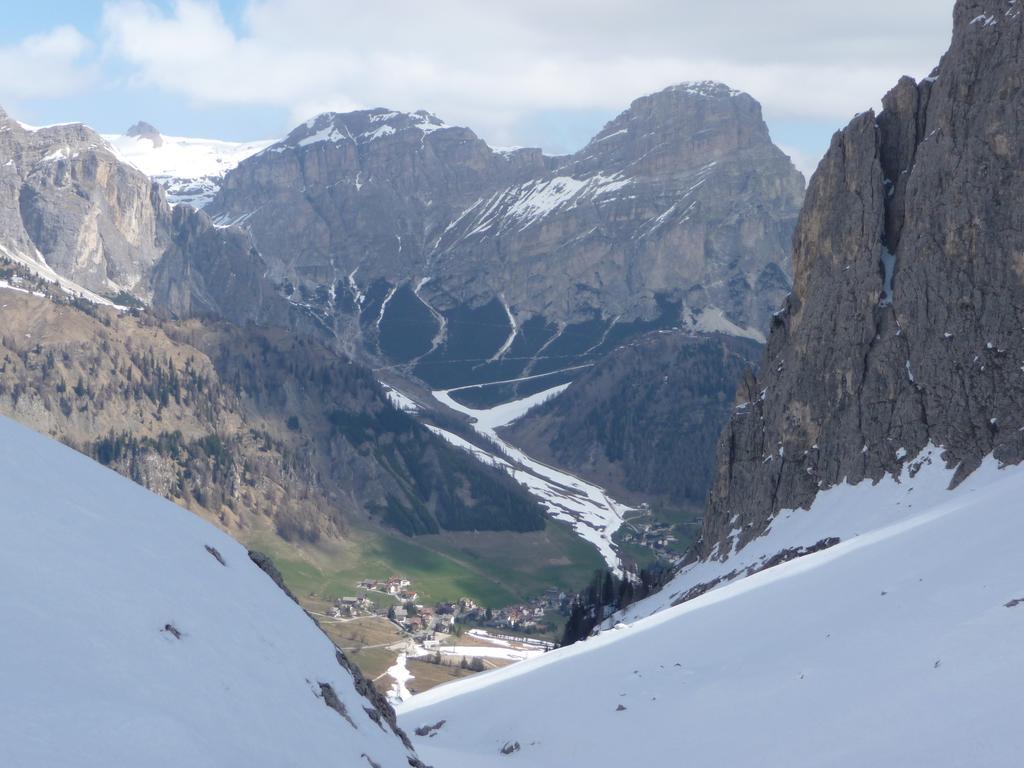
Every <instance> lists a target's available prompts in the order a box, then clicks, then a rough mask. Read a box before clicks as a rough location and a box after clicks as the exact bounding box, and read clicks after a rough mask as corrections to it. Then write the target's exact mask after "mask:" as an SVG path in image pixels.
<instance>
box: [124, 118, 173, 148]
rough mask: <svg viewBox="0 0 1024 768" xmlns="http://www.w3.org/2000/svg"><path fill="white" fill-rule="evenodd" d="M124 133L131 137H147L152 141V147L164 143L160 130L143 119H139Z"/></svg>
mask: <svg viewBox="0 0 1024 768" xmlns="http://www.w3.org/2000/svg"><path fill="white" fill-rule="evenodd" d="M124 135H125V136H131V137H132V138H133V139H149V140H150V141H152V142H153V146H154V147H160V146H163V143H164V139H163V137H162V136H161V135H160V131H158V130H157V129H156V128H154V127H153V126H152V125H150V124H149V123H147V122H145V121H144V120H140V121H139V122H137V123H136V124H135V125H133V126H132V127H131V128H129V129H128V130H127V131H126V132H125V134H124Z"/></svg>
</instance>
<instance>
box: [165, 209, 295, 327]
mask: <svg viewBox="0 0 1024 768" xmlns="http://www.w3.org/2000/svg"><path fill="white" fill-rule="evenodd" d="M171 231H172V232H173V237H172V239H171V242H170V244H169V245H168V247H167V249H166V251H164V254H163V255H162V257H161V258H160V261H159V262H158V263H157V264H156V266H155V268H154V269H153V273H152V276H151V285H152V290H153V300H154V308H155V309H156V310H157V311H158V312H160V313H162V314H164V315H169V316H170V317H173V318H191V317H205V318H219V319H223V320H230V321H231V322H233V323H236V324H238V325H242V326H244V325H246V324H247V323H250V322H256V321H261V322H264V323H266V324H269V325H279V326H285V327H287V325H288V308H287V306H286V303H285V301H284V299H283V298H282V297H281V296H279V295H278V294H277V293H276V292H275V291H274V290H273V286H272V284H271V283H270V282H269V281H268V280H266V279H265V277H264V275H265V273H266V263H265V262H264V261H263V259H262V257H261V256H260V254H259V253H258V252H257V251H256V249H255V247H254V246H253V244H252V240H251V239H250V237H249V236H248V234H247V233H245V232H243V231H242V230H240V229H237V228H234V227H214V226H213V225H212V223H211V222H210V219H209V218H208V217H207V216H206V214H204V213H201V212H197V211H195V210H193V209H192V208H190V207H188V206H177V207H176V208H175V209H174V211H173V213H172V215H171Z"/></svg>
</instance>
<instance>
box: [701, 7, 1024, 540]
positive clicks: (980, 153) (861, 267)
mask: <svg viewBox="0 0 1024 768" xmlns="http://www.w3.org/2000/svg"><path fill="white" fill-rule="evenodd" d="M1022 11H1024V8H1022V7H1021V5H1020V4H1019V3H1018V2H1016V0H959V2H957V4H956V8H955V11H954V32H953V41H952V46H951V48H950V50H949V52H948V53H947V54H946V55H945V56H944V57H943V59H942V61H941V63H940V65H939V67H938V68H936V69H935V70H934V72H933V73H932V74H931V76H930V77H928V78H925V79H924V80H923V81H922V82H920V83H916V82H914V81H913V80H912V79H910V78H904V79H902V80H901V81H900V82H899V84H898V85H897V86H896V87H895V88H894V89H893V90H892V91H890V92H889V94H888V95H886V97H885V99H884V101H883V110H882V112H881V113H880V114H878V115H875V114H874V113H873V112H866V113H864V114H861V115H859V116H857V117H856V118H854V120H853V121H852V122H851V123H850V124H849V126H848V127H847V128H846V129H844V130H843V131H841V132H839V133H838V134H836V136H835V137H834V138H833V140H832V145H831V147H830V148H829V151H828V153H827V155H826V156H825V159H824V160H823V161H822V163H821V165H820V166H819V168H818V171H817V173H816V174H815V176H814V178H813V179H812V180H811V184H810V187H809V189H808V193H807V200H806V204H805V206H804V209H803V212H802V214H801V217H800V221H799V224H798V226H797V233H796V237H795V255H794V272H795V285H794V290H793V294H792V295H791V296H790V298H789V299H788V301H787V302H786V305H785V307H784V309H783V310H782V311H781V312H780V313H779V314H778V315H777V316H776V317H775V318H774V320H773V324H772V332H771V338H770V340H769V343H768V348H767V351H766V354H765V358H764V363H763V365H762V367H761V370H762V373H761V377H760V379H759V380H754V379H752V378H750V379H748V380H747V381H745V382H744V385H743V387H742V396H741V398H740V401H739V404H738V405H737V407H736V410H735V413H734V415H733V418H732V420H731V422H730V424H729V426H728V427H727V429H726V431H725V433H724V435H723V437H722V440H721V442H720V446H719V472H718V477H717V480H716V483H715V487H714V489H713V491H712V494H711V500H710V508H709V514H708V515H707V518H706V521H705V528H704V538H703V545H702V551H703V553H704V554H705V555H707V554H709V553H712V552H714V551H715V547H716V545H719V544H723V543H724V542H725V541H726V540H727V539H728V538H729V537H730V536H734V537H736V538H738V541H739V543H740V544H743V543H745V542H746V541H748V540H749V539H750V538H751V537H753V536H755V535H758V534H759V533H761V532H762V531H763V530H764V529H765V528H766V526H767V525H768V524H769V523H770V521H771V519H772V517H773V515H774V514H775V513H776V512H777V511H778V510H780V509H783V508H792V507H801V506H807V505H808V504H809V503H810V502H811V501H812V500H813V499H814V497H815V494H816V493H817V492H818V490H819V489H821V488H826V487H829V486H833V485H836V484H838V483H842V482H851V483H855V482H858V481H860V480H863V479H866V478H867V479H873V480H877V479H879V478H881V477H882V476H883V475H885V474H886V473H891V472H895V471H897V470H898V469H900V467H901V466H902V465H903V464H904V463H905V462H909V461H912V460H913V459H914V457H915V456H916V455H917V454H918V453H919V452H920V451H921V449H922V448H924V447H925V446H926V445H927V444H929V443H933V444H935V445H938V446H942V447H943V448H944V449H945V458H946V460H947V461H948V462H949V464H950V465H951V466H957V467H959V472H958V474H957V478H958V479H959V478H962V477H964V476H965V475H966V474H967V473H969V472H971V471H972V470H973V469H974V468H975V467H976V466H977V465H978V463H979V461H980V460H981V458H982V457H984V456H986V455H988V454H992V453H994V454H995V456H996V457H997V458H998V459H1000V460H1001V461H1004V462H1008V463H1016V462H1019V461H1021V460H1022V459H1024V432H1022V427H1024V330H1022V329H1024V255H1022V254H1024V214H1022V212H1021V209H1020V206H1019V205H1017V204H1016V202H1015V201H1017V200H1018V199H1020V197H1021V195H1022V194H1024V149H1022V147H1021V144H1020V142H1019V140H1018V137H1019V135H1020V133H1021V131H1022V130H1024V88H1022V86H1024V78H1022V72H1024V67H1022V64H1024V14H1022Z"/></svg>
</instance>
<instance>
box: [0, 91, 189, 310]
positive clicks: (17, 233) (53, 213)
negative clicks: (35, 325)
mask: <svg viewBox="0 0 1024 768" xmlns="http://www.w3.org/2000/svg"><path fill="white" fill-rule="evenodd" d="M168 214H169V212H168V209H167V204H166V202H164V200H163V198H162V196H161V195H160V194H159V193H158V192H157V190H156V189H155V188H154V186H153V185H152V183H151V182H150V180H149V179H148V178H146V176H144V175H143V174H142V173H141V172H139V171H137V170H135V169H134V168H132V167H130V166H128V165H125V164H124V163H121V162H120V161H119V160H118V159H117V157H115V155H114V154H113V152H111V150H110V148H109V147H108V146H107V144H106V143H105V142H104V141H103V139H102V138H101V137H100V136H99V135H97V134H96V133H94V132H93V131H91V130H90V129H88V128H86V127H85V126H82V125H60V126H53V127H50V128H40V129H38V130H28V129H25V128H23V127H22V126H21V125H20V124H18V123H17V122H16V121H14V120H11V119H10V118H9V117H7V115H6V114H5V113H3V112H2V111H0V246H2V247H3V249H4V251H5V252H6V254H7V255H8V256H10V257H11V258H14V259H16V260H18V261H22V262H23V263H26V264H28V265H30V266H33V267H35V268H36V269H37V270H41V271H43V272H46V271H48V270H52V271H53V272H55V273H56V274H57V275H59V276H60V277H62V278H65V279H67V280H70V281H72V282H73V283H75V284H77V285H79V286H82V287H83V288H85V289H88V290H90V291H94V292H96V293H100V294H104V293H107V294H109V293H118V292H120V291H122V290H124V291H136V292H139V293H141V294H143V295H145V294H147V293H148V288H147V286H146V284H145V279H146V277H147V276H148V273H149V270H150V269H151V268H152V266H153V265H154V264H155V263H156V261H157V260H158V259H159V258H160V255H161V254H162V253H163V250H164V248H165V247H166V243H167V237H166V233H165V230H164V227H163V222H164V221H166V219H167V217H168Z"/></svg>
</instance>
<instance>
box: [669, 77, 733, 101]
mask: <svg viewBox="0 0 1024 768" xmlns="http://www.w3.org/2000/svg"><path fill="white" fill-rule="evenodd" d="M661 94H686V95H687V96H703V97H704V98H709V99H731V98H733V97H735V96H742V95H743V91H737V90H736V89H735V88H730V87H729V86H728V85H726V84H725V83H720V82H718V81H717V80H698V81H687V82H682V83H677V84H676V85H670V86H668V87H667V88H663V89H662V90H660V91H658V92H657V93H653V94H651V96H659V95H661Z"/></svg>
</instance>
